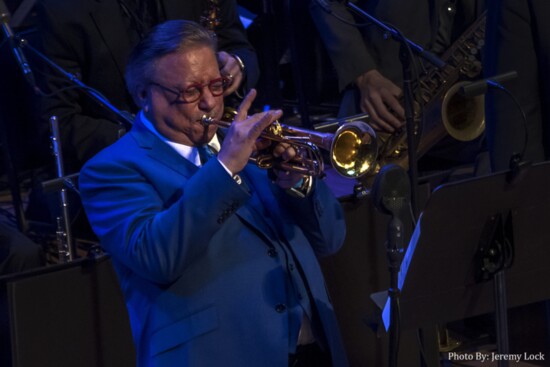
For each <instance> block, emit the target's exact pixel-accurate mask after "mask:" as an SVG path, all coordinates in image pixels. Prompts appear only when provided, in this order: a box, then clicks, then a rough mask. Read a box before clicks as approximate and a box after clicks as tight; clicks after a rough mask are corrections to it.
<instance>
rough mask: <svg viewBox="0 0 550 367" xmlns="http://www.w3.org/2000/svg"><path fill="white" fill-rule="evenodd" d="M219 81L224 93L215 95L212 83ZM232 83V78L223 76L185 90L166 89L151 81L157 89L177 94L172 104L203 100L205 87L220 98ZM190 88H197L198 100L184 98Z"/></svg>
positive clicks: (193, 84) (194, 84) (150, 83)
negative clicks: (221, 83)
mask: <svg viewBox="0 0 550 367" xmlns="http://www.w3.org/2000/svg"><path fill="white" fill-rule="evenodd" d="M219 81H222V82H223V85H222V91H221V93H214V92H213V91H212V87H211V86H212V83H216V82H219ZM232 82H233V80H232V79H231V78H228V77H225V76H221V77H219V78H215V79H212V80H210V81H209V82H208V83H191V84H190V85H189V86H187V87H186V88H185V89H183V90H180V89H176V88H169V87H166V86H164V85H162V84H160V83H158V82H155V81H150V82H149V85H154V86H156V87H159V88H160V89H163V90H165V91H167V92H170V93H173V94H175V95H176V98H175V99H174V100H173V101H172V102H171V103H193V102H196V101H198V100H199V99H201V97H202V95H203V93H204V88H205V87H208V90H209V91H210V93H212V95H213V96H214V97H219V96H221V95H222V94H223V93H224V92H225V90H226V89H227V88H228V87H229V86H230V85H231V83H232ZM190 88H197V89H198V90H199V93H198V94H197V98H196V99H192V100H188V99H186V98H185V97H184V96H183V95H184V93H185V91H186V90H188V89H190Z"/></svg>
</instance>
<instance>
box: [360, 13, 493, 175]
mask: <svg viewBox="0 0 550 367" xmlns="http://www.w3.org/2000/svg"><path fill="white" fill-rule="evenodd" d="M485 23H486V14H485V13H483V14H482V15H481V16H479V17H478V18H477V19H476V20H475V21H474V23H472V24H471V25H470V26H469V27H468V29H466V31H465V32H464V33H463V34H462V35H461V36H460V37H459V38H458V39H457V40H456V41H455V42H454V43H453V44H452V45H451V47H450V48H449V49H447V51H446V52H445V53H444V54H443V56H442V57H441V58H442V60H443V61H444V62H445V66H444V67H443V69H438V68H436V67H435V66H432V65H430V66H428V67H427V68H426V71H425V72H424V73H423V74H422V75H421V76H420V77H419V80H418V81H417V82H416V83H415V84H414V85H413V90H414V95H415V97H414V99H415V100H414V104H415V124H414V125H415V127H414V128H415V131H414V133H415V135H416V136H417V139H416V140H417V148H416V152H417V155H418V157H421V156H422V155H424V154H425V153H426V152H427V151H428V150H429V149H430V148H431V147H433V146H434V145H435V144H436V143H438V142H439V141H440V140H441V139H443V138H444V137H445V136H446V135H450V136H452V137H453V138H455V139H457V140H460V141H470V140H474V139H476V138H477V137H478V136H480V135H481V134H482V133H483V131H484V130H485V109H484V98H483V96H477V97H472V98H467V97H463V96H462V95H460V94H459V93H458V92H459V90H460V88H461V87H462V86H463V85H465V84H467V83H468V81H467V80H471V79H473V78H476V77H477V76H478V75H480V74H481V70H482V64H481V51H482V49H483V46H484V43H485ZM420 111H422V113H420ZM367 119H368V117H367ZM377 139H378V146H379V147H380V148H379V151H378V158H377V162H376V169H374V170H373V171H372V172H373V174H375V173H377V172H378V171H379V169H380V168H381V167H382V166H384V165H386V164H389V163H394V164H397V165H399V166H401V167H403V168H406V169H407V168H408V152H407V150H408V146H407V139H406V131H405V129H401V130H399V131H397V132H395V133H392V134H389V133H383V132H378V133H377Z"/></svg>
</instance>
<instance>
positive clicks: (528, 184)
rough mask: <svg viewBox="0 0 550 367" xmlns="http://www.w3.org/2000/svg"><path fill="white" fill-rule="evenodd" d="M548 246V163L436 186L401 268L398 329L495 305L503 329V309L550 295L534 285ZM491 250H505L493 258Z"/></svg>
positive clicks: (542, 273)
mask: <svg viewBox="0 0 550 367" xmlns="http://www.w3.org/2000/svg"><path fill="white" fill-rule="evenodd" d="M495 244H496V247H495V248H493V250H494V251H492V252H491V254H492V255H490V256H489V255H488V253H489V251H488V249H489V247H488V246H491V245H495ZM549 245H550V162H545V163H540V164H537V165H533V166H527V167H523V168H522V169H521V170H520V171H519V172H515V173H513V172H510V171H506V172H501V173H497V174H494V175H490V176H486V177H480V178H474V179H469V180H464V181H460V182H455V183H451V184H446V185H442V186H440V187H438V188H437V189H436V190H435V191H434V192H433V194H432V196H431V197H430V199H429V201H428V203H427V205H426V207H425V209H424V211H423V212H422V215H421V218H420V220H419V222H418V225H417V227H416V229H415V231H414V234H413V238H412V240H411V242H410V244H409V247H408V248H407V253H406V255H405V258H404V259H403V262H402V265H401V271H400V274H399V288H400V289H401V296H400V314H401V324H400V326H401V328H403V329H416V328H421V327H426V326H433V325H435V324H439V323H445V322H450V321H455V320H462V319H465V318H469V317H472V316H477V315H481V314H485V313H490V312H496V311H498V310H497V309H498V308H499V307H502V306H503V305H504V307H503V310H502V309H501V310H500V311H501V314H500V315H497V323H498V322H499V320H500V321H501V322H503V323H504V324H503V325H500V326H503V327H504V328H506V313H507V312H506V310H507V308H508V306H510V307H516V306H521V305H526V304H529V303H533V302H537V301H541V300H546V299H550V287H547V286H543V284H542V282H543V280H545V279H549V278H550V246H549ZM499 246H500V247H499ZM495 251H496V253H495ZM499 251H501V252H502V253H503V254H504V255H506V256H505V259H504V260H503V261H502V262H500V263H499V261H500V260H499V259H498V256H496V255H499V254H498V252H499ZM491 256H492V257H491ZM493 260H494V261H493ZM499 264H500V265H502V267H501V268H499ZM482 267H485V268H486V270H492V271H493V273H494V275H495V276H488V273H487V272H482V271H481V268H482ZM506 293H507V295H506ZM388 303H389V302H386V306H385V308H384V318H385V320H386V319H387V318H386V315H388V314H389V306H388ZM387 326H388V325H387V323H386V327H387ZM498 327H499V325H497V329H498ZM504 338H507V334H506V330H505V332H504V333H503V334H500V331H499V330H497V339H500V340H497V344H498V348H501V346H503V347H506V346H507V340H503V339H504ZM498 352H499V353H506V352H507V351H501V350H500V349H499V350H498ZM499 366H501V364H500V362H499Z"/></svg>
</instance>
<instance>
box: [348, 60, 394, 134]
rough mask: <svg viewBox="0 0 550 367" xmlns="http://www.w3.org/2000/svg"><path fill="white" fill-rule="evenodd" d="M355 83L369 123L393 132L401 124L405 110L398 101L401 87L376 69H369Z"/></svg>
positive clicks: (382, 129)
mask: <svg viewBox="0 0 550 367" xmlns="http://www.w3.org/2000/svg"><path fill="white" fill-rule="evenodd" d="M356 84H357V87H358V88H359V91H360V94H361V103H360V107H361V110H362V111H363V112H367V113H368V114H369V115H370V117H371V120H370V122H369V124H370V125H371V126H372V127H373V128H374V129H375V130H379V131H386V132H394V131H395V130H396V129H399V128H401V127H402V126H403V124H404V120H405V110H404V109H403V106H401V103H400V102H399V97H400V96H401V88H399V87H398V86H396V85H395V84H393V83H392V82H391V81H390V80H389V79H387V78H385V77H384V76H383V75H382V74H380V73H379V72H378V70H369V71H367V72H366V73H365V74H363V75H361V76H359V77H358V78H357V80H356Z"/></svg>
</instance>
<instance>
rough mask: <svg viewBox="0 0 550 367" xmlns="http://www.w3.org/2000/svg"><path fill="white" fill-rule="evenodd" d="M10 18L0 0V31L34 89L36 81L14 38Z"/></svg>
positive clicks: (2, 1) (4, 4) (2, 0)
mask: <svg viewBox="0 0 550 367" xmlns="http://www.w3.org/2000/svg"><path fill="white" fill-rule="evenodd" d="M10 19H11V14H10V11H9V10H8V7H7V6H6V3H5V2H4V0H0V23H2V33H3V34H4V37H5V38H6V40H8V42H9V45H10V48H11V52H12V53H13V55H14V57H15V60H16V61H17V64H18V65H19V68H20V69H21V71H22V72H23V76H24V77H25V79H26V80H27V82H28V83H29V84H30V85H31V87H33V89H36V82H35V80H34V74H33V73H32V70H31V68H30V66H29V63H28V62H27V58H26V57H25V54H24V53H23V51H22V50H21V47H19V44H18V41H16V40H15V36H14V35H13V32H12V30H11V27H10V24H9V22H10Z"/></svg>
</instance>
